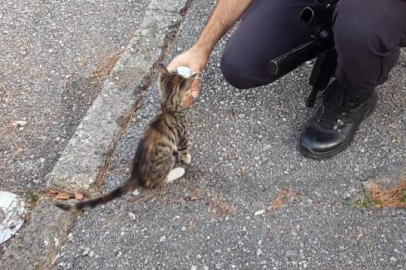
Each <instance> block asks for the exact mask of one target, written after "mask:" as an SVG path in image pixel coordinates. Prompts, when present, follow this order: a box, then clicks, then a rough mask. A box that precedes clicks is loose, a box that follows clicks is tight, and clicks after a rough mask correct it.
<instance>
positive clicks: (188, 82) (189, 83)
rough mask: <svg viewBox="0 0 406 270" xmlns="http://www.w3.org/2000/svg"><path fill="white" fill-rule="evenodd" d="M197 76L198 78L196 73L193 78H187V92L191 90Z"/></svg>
mask: <svg viewBox="0 0 406 270" xmlns="http://www.w3.org/2000/svg"><path fill="white" fill-rule="evenodd" d="M196 76H197V73H195V74H193V75H192V76H190V77H188V78H186V83H185V90H189V89H190V88H191V86H192V83H193V81H194V80H195V79H196Z"/></svg>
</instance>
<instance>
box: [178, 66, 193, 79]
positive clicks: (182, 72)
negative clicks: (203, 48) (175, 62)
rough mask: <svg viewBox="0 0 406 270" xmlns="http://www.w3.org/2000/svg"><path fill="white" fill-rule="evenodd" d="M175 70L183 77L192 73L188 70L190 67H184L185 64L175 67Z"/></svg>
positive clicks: (187, 76)
mask: <svg viewBox="0 0 406 270" xmlns="http://www.w3.org/2000/svg"><path fill="white" fill-rule="evenodd" d="M176 72H177V73H178V74H179V75H182V76H183V77H185V78H189V77H190V76H191V75H192V74H191V73H192V71H191V70H190V68H188V67H185V66H179V67H177V68H176Z"/></svg>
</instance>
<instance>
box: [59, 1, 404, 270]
mask: <svg viewBox="0 0 406 270" xmlns="http://www.w3.org/2000/svg"><path fill="white" fill-rule="evenodd" d="M213 3H214V1H207V2H203V1H194V2H193V4H192V6H191V8H190V10H189V11H188V14H187V16H186V20H185V22H184V23H183V24H182V27H181V31H180V34H179V36H178V37H177V40H176V42H175V44H174V45H173V50H172V55H169V56H168V57H167V59H166V61H167V62H168V61H169V60H170V59H171V58H172V57H173V56H175V55H176V54H178V53H180V52H181V51H183V50H185V49H187V48H188V47H189V46H190V44H192V42H193V41H194V40H195V38H196V36H197V35H198V33H199V30H200V28H201V27H202V26H203V22H204V21H205V19H206V18H207V16H208V14H209V12H210V9H211V7H212V5H213ZM225 41H226V38H225V39H224V40H223V41H222V42H220V44H219V45H218V46H217V47H216V50H215V52H214V53H213V54H212V57H211V60H210V63H209V66H208V68H207V70H206V71H205V74H204V79H203V81H202V91H201V96H200V98H199V99H198V100H197V102H196V103H195V105H194V106H193V108H192V109H191V110H190V111H189V113H188V118H189V120H190V123H189V124H190V142H191V148H190V149H191V154H192V165H191V167H189V168H188V170H187V173H186V175H185V177H184V178H182V179H180V180H177V181H176V182H175V183H174V184H172V185H170V186H169V187H167V188H165V189H161V190H156V191H153V192H145V191H141V194H140V195H137V196H134V195H127V196H125V197H124V198H122V199H120V200H117V201H115V202H113V203H111V204H108V205H106V206H103V207H100V208H98V209H94V210H92V211H88V212H85V213H84V214H83V215H81V216H80V217H79V218H78V220H77V222H76V224H75V226H74V227H73V229H72V231H71V233H70V235H69V236H68V241H67V243H66V245H65V246H64V247H63V248H62V249H61V252H60V253H59V257H58V258H57V260H56V262H55V266H54V268H53V269H368V270H372V269H376V270H378V269H406V257H405V255H404V254H405V253H406V238H405V235H406V227H405V225H404V224H405V221H406V211H405V210H390V209H383V210H372V209H353V208H350V207H348V206H346V204H344V203H343V202H344V201H346V200H348V199H351V200H357V199H359V198H360V197H361V196H362V195H363V192H364V191H363V185H364V183H365V182H366V181H369V180H377V181H380V182H388V183H395V182H396V181H397V180H399V178H400V177H402V176H404V175H405V168H406V167H405V164H406V154H405V153H406V151H405V148H406V143H405V141H404V139H403V137H404V132H405V131H406V126H405V125H406V121H405V120H406V113H405V108H406V107H405V105H406V95H405V94H406V87H405V85H406V84H405V82H406V73H405V70H406V60H405V59H406V55H405V53H404V52H403V54H402V59H401V61H400V63H399V65H398V66H397V67H396V68H395V70H394V71H393V72H392V75H391V79H390V82H388V83H387V84H385V85H384V86H383V87H381V89H380V103H379V106H378V108H377V111H376V112H375V114H374V115H373V116H372V117H371V118H369V119H368V120H367V121H365V123H364V124H363V126H362V128H361V129H360V131H359V132H358V136H357V137H356V140H355V142H354V144H353V145H352V146H351V147H350V148H349V149H348V150H347V151H346V152H344V153H342V154H340V155H338V156H337V157H334V158H331V159H328V160H325V161H313V160H308V159H305V158H304V157H302V156H301V155H300V154H299V153H298V152H297V149H296V147H297V140H298V136H299V133H300V129H301V127H302V125H303V123H304V122H305V120H306V119H308V118H309V117H310V116H311V115H312V114H313V113H314V110H315V109H308V108H306V107H305V105H304V100H305V98H306V96H307V94H308V91H309V90H310V89H309V86H307V83H306V82H307V78H308V75H309V72H310V67H309V66H304V67H302V68H301V69H298V70H297V71H295V72H294V73H292V74H290V75H289V76H287V77H285V78H284V79H282V80H280V81H279V82H277V83H274V84H272V85H269V86H266V87H261V88H256V89H251V90H244V91H239V90H237V89H234V88H232V87H231V86H229V85H227V83H226V82H225V81H224V79H223V78H222V77H221V73H220V70H219V64H218V63H219V56H220V54H221V50H222V48H223V46H224V43H225ZM156 106H157V93H156V86H155V85H153V86H152V87H150V89H148V91H147V95H146V97H145V99H144V100H143V103H142V106H141V108H140V110H139V111H138V112H137V114H136V115H135V117H134V119H133V122H132V124H131V126H130V127H129V129H128V130H127V131H126V133H125V135H124V136H123V138H122V139H121V140H120V141H119V143H118V145H117V147H116V150H115V152H114V156H113V158H112V162H111V165H110V168H109V173H108V175H109V177H108V179H107V180H106V181H105V183H104V185H103V186H102V188H101V191H102V192H103V193H106V192H108V191H110V190H111V189H113V188H114V187H116V186H118V185H119V184H120V183H121V182H122V181H124V179H125V178H126V177H128V175H129V172H128V165H129V163H130V161H131V158H132V156H133V153H134V150H135V147H136V143H137V141H138V138H139V135H140V132H141V131H142V129H143V127H144V126H145V125H146V124H147V123H148V121H149V120H151V119H152V117H153V115H154V112H155V110H156ZM284 188H290V189H293V190H294V191H295V192H296V193H297V194H298V195H296V196H293V197H292V198H290V199H288V200H287V202H286V203H285V204H284V205H283V206H282V207H281V208H279V209H278V210H277V211H275V212H269V211H268V209H269V206H270V205H271V203H272V201H273V200H274V199H275V197H276V196H277V195H278V194H279V193H280V192H281V190H282V189H284ZM190 197H196V198H197V199H196V200H193V201H190V200H189V199H188V198H190ZM262 209H264V210H266V211H265V213H264V214H263V215H254V214H255V213H256V212H257V211H259V210H262Z"/></svg>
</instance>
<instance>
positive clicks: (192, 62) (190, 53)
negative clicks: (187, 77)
mask: <svg viewBox="0 0 406 270" xmlns="http://www.w3.org/2000/svg"><path fill="white" fill-rule="evenodd" d="M207 58H208V56H207V55H206V54H204V53H202V52H201V51H199V50H197V49H195V48H191V49H189V50H187V51H185V52H184V53H182V54H180V55H178V56H177V57H175V58H174V59H173V60H172V61H171V62H170V63H169V65H168V70H170V71H174V70H176V68H177V67H179V66H186V67H188V68H190V71H191V73H192V74H193V73H198V75H197V76H196V79H195V80H194V81H193V83H192V86H191V89H190V90H191V95H190V97H189V99H187V100H185V102H184V103H183V104H182V106H183V107H184V108H188V107H190V105H192V103H193V101H194V100H195V99H196V98H197V97H198V96H199V92H200V81H199V80H200V78H201V72H202V70H203V69H204V68H205V67H206V64H207ZM199 73H200V74H199Z"/></svg>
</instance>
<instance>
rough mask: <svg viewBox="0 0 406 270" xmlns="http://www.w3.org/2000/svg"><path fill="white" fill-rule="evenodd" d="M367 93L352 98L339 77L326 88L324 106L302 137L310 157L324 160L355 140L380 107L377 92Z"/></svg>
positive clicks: (302, 149) (301, 143) (301, 148)
mask: <svg viewBox="0 0 406 270" xmlns="http://www.w3.org/2000/svg"><path fill="white" fill-rule="evenodd" d="M367 95H368V96H365V95H364V96H360V95H357V96H354V97H351V96H349V95H348V94H346V93H345V91H344V89H343V88H342V87H341V86H340V84H339V83H338V81H337V80H336V81H334V82H333V83H332V84H331V85H330V86H329V87H328V88H327V89H326V92H325V97H324V101H323V105H322V106H321V108H320V109H319V110H318V112H317V114H316V115H315V116H314V117H312V118H311V119H310V120H309V121H308V123H307V124H306V126H305V128H304V130H303V132H302V134H301V136H300V146H299V147H300V152H301V153H302V154H303V155H305V156H306V157H310V158H314V159H321V158H327V157H332V156H334V155H336V154H338V153H340V152H342V151H344V150H345V149H346V148H347V147H348V146H349V145H350V144H351V142H352V141H353V139H354V136H355V132H356V131H357V129H358V127H359V126H360V124H361V122H362V121H363V120H365V119H366V118H367V117H368V116H369V115H371V113H372V112H373V111H374V109H375V107H376V104H377V102H378V95H377V94H376V92H375V91H373V92H371V93H368V94H367Z"/></svg>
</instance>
